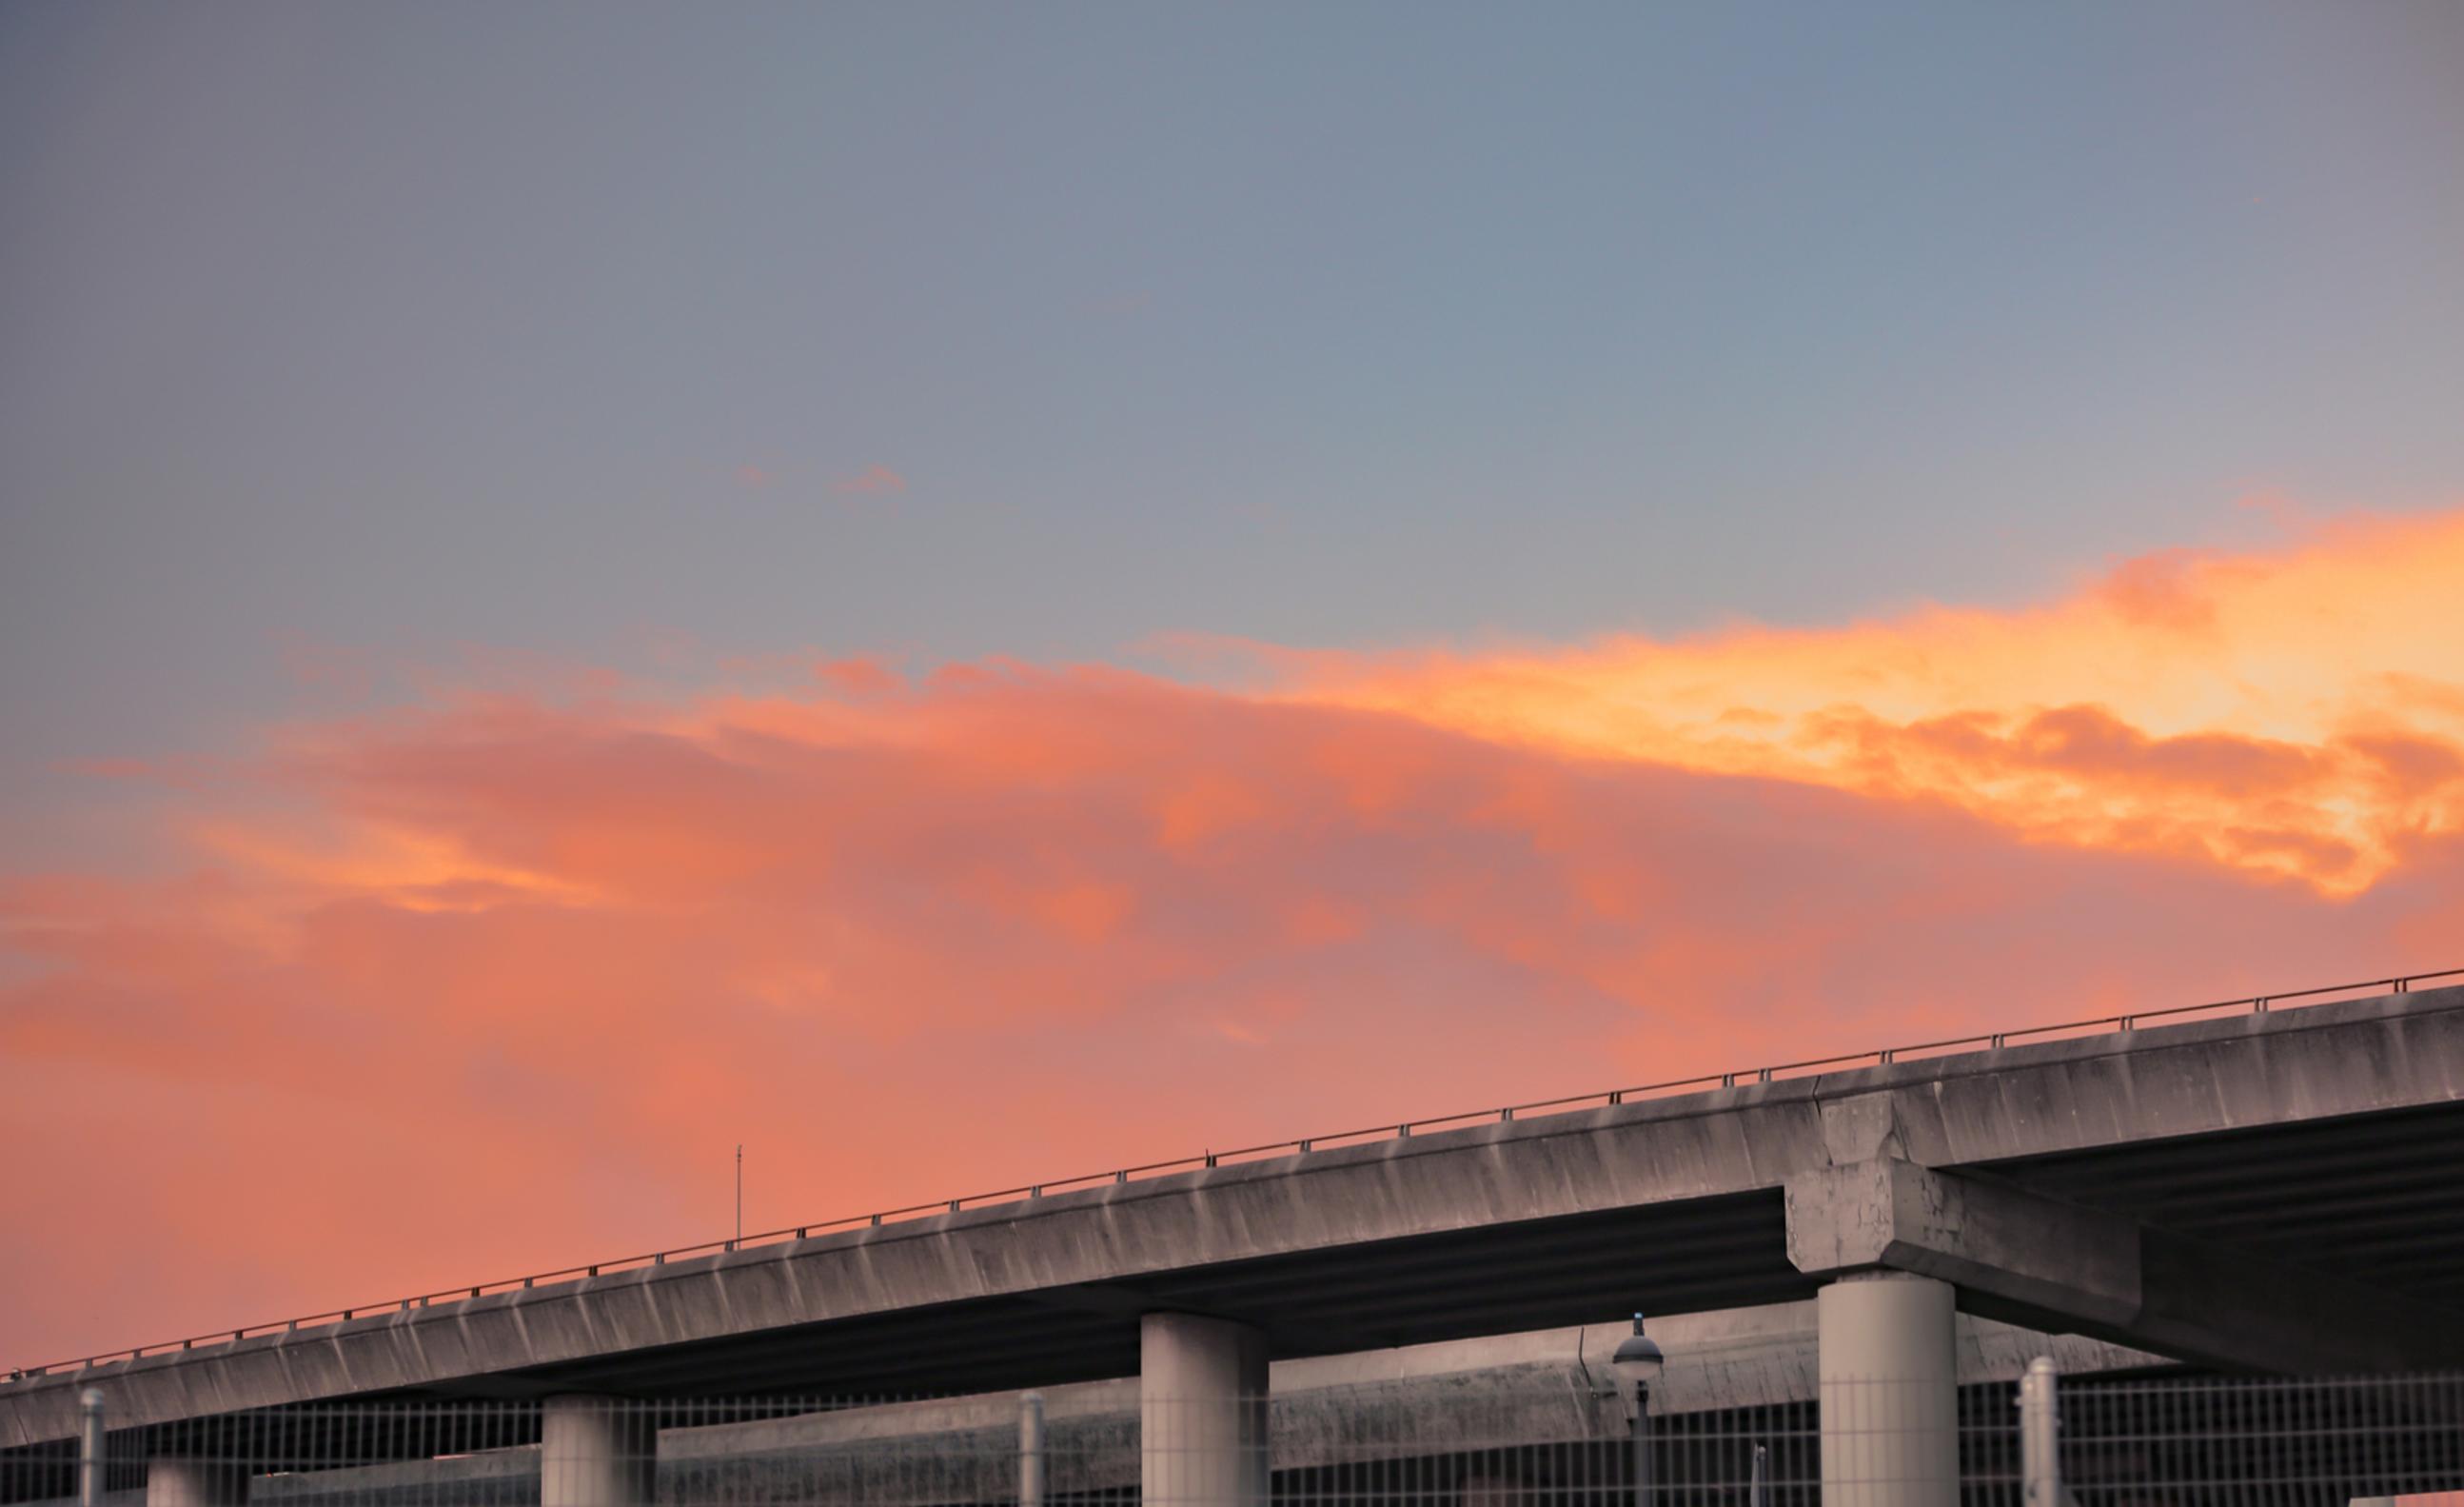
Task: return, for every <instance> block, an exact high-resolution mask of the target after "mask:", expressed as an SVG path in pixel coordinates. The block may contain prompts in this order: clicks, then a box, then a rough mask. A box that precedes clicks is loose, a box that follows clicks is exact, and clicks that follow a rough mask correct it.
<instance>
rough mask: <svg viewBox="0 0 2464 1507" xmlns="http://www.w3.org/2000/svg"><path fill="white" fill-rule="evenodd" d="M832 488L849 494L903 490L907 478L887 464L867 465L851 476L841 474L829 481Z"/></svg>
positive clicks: (905, 486) (904, 489)
mask: <svg viewBox="0 0 2464 1507" xmlns="http://www.w3.org/2000/svg"><path fill="white" fill-rule="evenodd" d="M830 486H831V488H832V490H834V491H837V492H840V493H844V494H847V495H849V496H856V495H866V494H873V493H883V492H904V491H906V490H907V478H906V477H905V476H900V475H899V474H898V473H897V472H895V471H892V470H891V469H890V468H889V467H888V466H883V465H871V466H867V467H865V468H864V470H862V471H861V472H858V473H857V474H856V475H854V476H841V477H840V478H839V479H838V480H836V481H833V482H831V483H830Z"/></svg>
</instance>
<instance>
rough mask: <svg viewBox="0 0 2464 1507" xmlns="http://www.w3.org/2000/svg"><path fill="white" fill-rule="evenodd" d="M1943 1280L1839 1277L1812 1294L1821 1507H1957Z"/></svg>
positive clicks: (1954, 1389)
mask: <svg viewBox="0 0 2464 1507" xmlns="http://www.w3.org/2000/svg"><path fill="white" fill-rule="evenodd" d="M1951 1298H1952V1289H1951V1285H1950V1284H1949V1283H1947V1282H1938V1281H1936V1280H1934V1279H1933V1278H1931V1277H1926V1276H1911V1275H1909V1274H1905V1273H1902V1272H1870V1273H1858V1274H1852V1275H1849V1276H1843V1277H1841V1278H1840V1279H1839V1280H1837V1281H1836V1282H1833V1283H1831V1284H1830V1285H1829V1286H1827V1287H1825V1288H1823V1289H1822V1291H1821V1292H1820V1293H1819V1294H1817V1295H1815V1335H1816V1341H1815V1342H1816V1345H1817V1351H1816V1358H1815V1375H1816V1378H1817V1380H1818V1381H1819V1382H1820V1384H1821V1395H1822V1503H1823V1507H1959V1355H1958V1351H1957V1348H1956V1345H1955V1343H1954V1341H1953V1340H1952V1334H1953V1328H1952V1306H1951Z"/></svg>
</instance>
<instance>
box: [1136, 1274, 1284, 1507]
mask: <svg viewBox="0 0 2464 1507" xmlns="http://www.w3.org/2000/svg"><path fill="white" fill-rule="evenodd" d="M1138 1437H1139V1471H1138V1481H1139V1488H1140V1497H1139V1500H1140V1502H1141V1507H1265V1501H1266V1486H1267V1479H1268V1474H1269V1471H1270V1469H1271V1463H1272V1462H1271V1461H1270V1459H1269V1458H1268V1455H1267V1452H1266V1337H1265V1334H1264V1333H1263V1332H1262V1331H1260V1330H1258V1329H1257V1328H1255V1327H1253V1326H1251V1325H1248V1324H1241V1323H1234V1322H1232V1321H1231V1320H1229V1319H1201V1318H1199V1317H1198V1316H1196V1315H1194V1314H1148V1315H1147V1316H1145V1317H1144V1318H1143V1319H1140V1320H1139V1324H1138Z"/></svg>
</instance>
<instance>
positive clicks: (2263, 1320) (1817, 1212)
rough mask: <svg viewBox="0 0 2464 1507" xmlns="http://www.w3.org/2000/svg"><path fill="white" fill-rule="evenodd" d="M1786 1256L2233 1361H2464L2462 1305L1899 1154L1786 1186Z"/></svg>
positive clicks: (2005, 1311) (2329, 1365)
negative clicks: (1919, 1282)
mask: <svg viewBox="0 0 2464 1507" xmlns="http://www.w3.org/2000/svg"><path fill="white" fill-rule="evenodd" d="M1787 1199H1788V1244H1789V1258H1790V1260H1791V1261H1793V1263H1794V1264H1795V1265H1796V1267H1797V1269H1798V1270H1800V1271H1803V1272H1806V1273H1809V1274H1833V1273H1841V1272H1859V1271H1873V1270H1890V1271H1898V1272H1906V1273H1912V1274H1920V1275H1924V1276H1928V1277H1934V1278H1938V1279H1939V1280H1941V1281H1944V1282H1948V1283H1951V1284H1953V1285H1954V1286H1955V1287H1956V1288H1957V1290H1958V1293H1959V1297H1960V1304H1961V1306H1962V1307H1963V1308H1966V1309H1969V1311H1971V1312H1978V1313H1988V1314H1994V1315H1998V1316H2000V1317H2005V1318H2020V1319H2025V1320H2026V1321H2030V1322H2036V1323H2049V1324H2051V1325H2053V1326H2055V1327H2059V1328H2064V1329H2072V1330H2077V1331H2079V1332H2083V1333H2087V1334H2092V1335H2098V1336H2101V1337H2103V1338H2105V1339H2108V1340H2113V1341H2118V1342H2122V1343H2126V1344H2132V1345H2137V1346H2140V1347H2142V1348H2145V1349H2148V1350H2154V1351H2160V1352H2162V1353H2164V1354H2167V1355H2173V1356H2179V1357H2181V1358H2183V1359H2185V1360H2190V1361H2197V1362H2200V1363H2207V1364H2212V1365H2220V1366H2225V1367H2228V1368H2233V1367H2240V1368H2248V1369H2254V1370H2263V1371H2280V1372H2292V1373H2307V1374H2320V1373H2324V1372H2333V1371H2348V1372H2369V1371H2403V1370H2428V1369H2432V1368H2435V1367H2440V1366H2446V1365H2452V1364H2453V1363H2455V1362H2456V1361H2457V1360H2458V1358H2464V1316H2459V1315H2455V1314H2452V1313H2448V1312H2446V1311H2444V1310H2441V1309H2436V1308H2431V1307H2429V1306H2427V1305H2424V1304H2421V1303H2417V1302H2409V1301H2406V1300H2405V1299H2404V1298H2402V1297H2401V1296H2394V1295H2390V1294H2387V1293H2384V1292H2380V1291H2376V1290H2373V1289H2371V1288H2369V1287H2365V1286H2363V1285H2361V1284H2358V1283H2354V1282H2349V1281H2345V1280H2343V1279H2342V1278H2340V1277H2337V1276H2334V1275H2331V1274H2324V1273H2318V1272H2308V1271H2301V1270H2298V1269H2294V1268H2289V1267H2285V1266H2282V1265H2280V1264H2279V1263H2277V1262H2273V1261H2269V1260H2266V1259H2263V1258H2261V1257H2259V1256H2256V1255H2254V1254H2252V1253H2251V1252H2242V1251H2233V1250H2231V1249H2227V1248H2223V1247H2220V1246H2217V1245H2215V1244H2213V1243H2211V1242H2207V1241H2201V1240H2195V1239H2192V1238H2190V1237H2189V1236H2185V1235H2182V1234H2180V1233H2178V1232H2176V1231H2172V1230H2164V1229H2160V1228H2157V1227H2154V1226H2150V1225H2146V1224H2144V1223H2142V1222H2140V1221H2137V1220H2134V1219H2131V1218H2129V1217H2127V1216H2125V1215H2121V1214H2114V1213H2108V1212H2104V1211H2101V1210H2098V1209H2092V1208H2080V1207H2079V1206H2078V1205H2076V1204H2069V1203H2064V1202H2062V1201H2060V1200H2057V1199H2051V1198H2047V1197H2045V1196H2043V1195H2042V1194H2039V1193H2034V1192H2031V1191H2029V1190H2027V1189H2025V1188H2021V1187H2015V1186H2011V1185H2009V1184H2007V1183H2003V1182H2000V1181H1996V1180H1993V1179H1991V1178H1984V1177H1977V1176H1973V1175H1969V1174H1965V1173H1960V1172H1953V1171H1945V1170H1936V1169H1933V1168H1929V1167H1921V1166H1918V1165H1916V1164H1915V1163H1909V1162H1903V1161H1901V1160H1899V1159H1897V1158H1893V1157H1880V1158H1876V1159H1875V1160H1873V1161H1870V1162H1859V1163H1851V1164H1849V1165H1846V1166H1835V1167H1827V1168H1823V1169H1821V1170H1819V1171H1814V1172H1807V1173H1801V1174H1799V1175H1798V1176H1796V1177H1794V1178H1792V1179H1791V1180H1790V1181H1789V1184H1788V1189H1787Z"/></svg>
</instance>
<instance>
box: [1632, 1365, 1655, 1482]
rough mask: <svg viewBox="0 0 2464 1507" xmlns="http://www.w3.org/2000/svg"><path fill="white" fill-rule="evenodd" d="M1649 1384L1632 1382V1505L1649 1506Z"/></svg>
mask: <svg viewBox="0 0 2464 1507" xmlns="http://www.w3.org/2000/svg"><path fill="white" fill-rule="evenodd" d="M1651 1484H1652V1482H1651V1384H1650V1383H1649V1382H1637V1383H1635V1384H1634V1507H1651Z"/></svg>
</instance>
